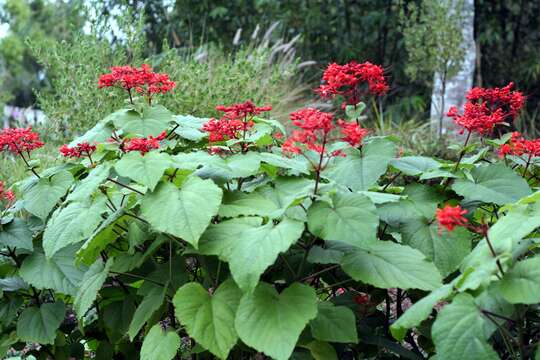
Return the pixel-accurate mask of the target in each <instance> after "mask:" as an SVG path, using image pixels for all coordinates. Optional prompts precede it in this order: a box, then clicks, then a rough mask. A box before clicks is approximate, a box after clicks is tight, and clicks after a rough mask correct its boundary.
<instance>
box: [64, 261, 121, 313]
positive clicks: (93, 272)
mask: <svg viewBox="0 0 540 360" xmlns="http://www.w3.org/2000/svg"><path fill="white" fill-rule="evenodd" d="M111 266H112V258H111V259H109V260H108V261H107V263H106V264H103V261H101V259H99V260H97V261H96V262H95V263H93V264H92V266H90V268H89V269H88V271H86V272H85V273H84V276H83V278H82V282H81V286H80V287H79V290H78V291H77V295H76V296H75V301H74V304H73V307H74V309H75V313H76V314H77V317H78V318H79V319H82V318H83V316H84V315H85V314H86V312H87V311H88V309H90V307H91V306H92V303H93V302H94V300H95V299H96V297H97V294H98V292H99V290H100V289H101V287H102V286H103V283H104V282H105V280H106V279H107V276H108V275H109V269H110V267H111Z"/></svg>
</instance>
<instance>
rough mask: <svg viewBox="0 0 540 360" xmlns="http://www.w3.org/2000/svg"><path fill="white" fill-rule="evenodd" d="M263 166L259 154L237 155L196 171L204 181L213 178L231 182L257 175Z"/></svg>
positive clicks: (206, 165)
mask: <svg viewBox="0 0 540 360" xmlns="http://www.w3.org/2000/svg"><path fill="white" fill-rule="evenodd" d="M260 166H261V159H260V156H259V153H257V152H253V151H250V152H247V153H245V154H235V155H231V156H228V157H227V158H226V159H221V161H212V162H210V163H208V164H205V165H204V166H203V167H202V168H200V169H198V170H197V171H195V174H196V175H198V176H200V177H201V178H203V179H207V178H211V179H214V180H216V181H229V180H232V179H237V178H243V177H248V176H252V175H255V174H257V172H258V171H259V168H260Z"/></svg>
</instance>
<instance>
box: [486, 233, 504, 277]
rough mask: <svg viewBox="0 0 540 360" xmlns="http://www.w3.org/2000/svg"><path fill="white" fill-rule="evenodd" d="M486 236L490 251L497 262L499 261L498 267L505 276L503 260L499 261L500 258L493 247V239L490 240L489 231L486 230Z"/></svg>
mask: <svg viewBox="0 0 540 360" xmlns="http://www.w3.org/2000/svg"><path fill="white" fill-rule="evenodd" d="M484 236H485V237H486V243H487V244H488V247H489V251H490V252H491V255H492V256H493V257H494V258H495V262H496V263H497V267H498V268H499V271H500V272H501V275H503V276H504V270H503V268H502V265H501V262H500V261H499V259H497V253H496V252H495V249H494V248H493V245H492V244H491V241H490V240H489V236H488V232H487V231H484Z"/></svg>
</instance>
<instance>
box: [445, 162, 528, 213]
mask: <svg viewBox="0 0 540 360" xmlns="http://www.w3.org/2000/svg"><path fill="white" fill-rule="evenodd" d="M471 176H472V179H473V180H472V181H470V180H463V179H459V180H456V182H455V183H454V184H452V189H453V190H454V191H455V192H456V193H458V194H459V195H461V196H463V197H465V199H467V200H469V201H481V202H486V203H495V204H497V205H504V204H508V203H513V202H516V201H518V200H519V199H521V198H522V197H524V196H527V195H529V194H531V189H530V188H529V185H528V184H527V181H525V179H523V178H522V177H521V176H519V175H518V174H516V173H515V172H514V171H513V170H512V169H510V168H508V167H506V166H504V165H502V164H492V165H483V166H479V167H476V168H474V169H472V170H471Z"/></svg>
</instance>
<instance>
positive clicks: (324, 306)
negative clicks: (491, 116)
mask: <svg viewBox="0 0 540 360" xmlns="http://www.w3.org/2000/svg"><path fill="white" fill-rule="evenodd" d="M318 309H319V310H318V312H317V317H316V318H315V319H313V320H311V322H310V323H309V326H310V328H311V334H312V335H313V337H314V338H315V339H317V340H322V341H329V342H339V343H354V344H356V343H357V342H358V335H357V333H356V318H355V317H354V313H353V312H352V310H351V309H349V308H348V307H345V306H334V304H332V303H331V302H321V303H319V306H318Z"/></svg>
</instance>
